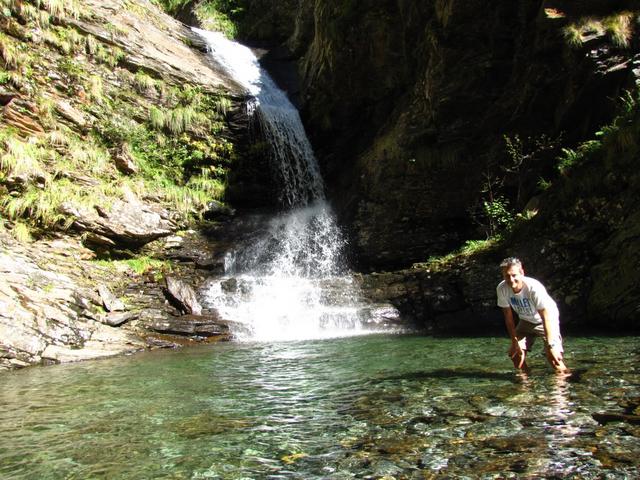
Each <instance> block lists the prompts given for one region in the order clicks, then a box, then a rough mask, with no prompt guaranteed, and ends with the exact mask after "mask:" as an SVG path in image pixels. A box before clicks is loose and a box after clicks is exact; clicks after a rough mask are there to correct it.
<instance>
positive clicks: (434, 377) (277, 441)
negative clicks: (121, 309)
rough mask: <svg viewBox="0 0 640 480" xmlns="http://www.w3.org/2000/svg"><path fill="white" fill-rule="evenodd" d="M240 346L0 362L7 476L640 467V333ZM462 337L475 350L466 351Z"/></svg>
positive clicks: (624, 471) (357, 474)
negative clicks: (512, 340) (560, 340)
mask: <svg viewBox="0 0 640 480" xmlns="http://www.w3.org/2000/svg"><path fill="white" fill-rule="evenodd" d="M506 342H507V340H505V339H492V338H482V339H432V338H422V337H409V336H371V337H355V338H348V339H338V340H333V341H316V342H290V343H279V344H241V345H237V344H236V345H234V344H226V345H215V346H209V347H203V348H195V349H192V350H185V351H179V352H154V353H151V354H143V355H140V356H136V357H132V358H117V359H112V360H106V361H99V362H87V363H82V364H76V365H61V366H55V367H47V368H34V369H28V370H23V371H19V372H12V373H8V374H3V375H1V376H0V382H2V390H1V392H0V425H2V427H1V428H2V435H0V477H1V478H3V479H34V478H37V479H72V478H78V479H84V478H110V479H112V478H123V479H125V478H126V479H132V478H140V479H145V478H172V479H173V478H176V479H180V478H194V479H195V478H217V479H243V478H244V479H247V478H274V479H276V478H291V479H320V478H322V479H325V478H326V479H351V478H378V479H381V478H386V479H392V478H395V479H424V478H575V479H582V478H588V479H589V478H591V479H596V478H597V479H600V478H607V479H609V478H612V479H617V478H621V479H622V478H637V477H638V474H639V473H640V472H639V466H640V442H639V441H638V437H639V436H640V426H638V425H636V424H633V423H631V422H625V421H613V422H609V423H604V424H602V425H601V424H599V423H598V422H596V421H595V420H594V419H593V417H592V414H594V413H602V412H610V413H613V414H621V415H622V414H624V415H627V417H628V418H634V417H633V416H634V415H635V416H637V415H638V414H639V413H640V406H639V405H640V378H639V374H638V359H639V358H638V351H637V342H638V339H637V338H615V339H612V338H589V339H586V338H585V339H569V340H568V341H567V357H568V359H569V360H570V362H571V365H573V366H575V367H576V371H575V373H574V374H573V375H571V376H559V375H555V374H554V373H552V372H551V371H550V369H549V367H548V366H547V364H546V361H545V360H544V358H543V357H542V356H540V357H539V358H538V357H535V358H532V360H531V366H532V372H531V373H530V374H529V375H525V374H521V373H516V372H514V371H513V370H512V369H511V363H510V362H509V360H508V358H507V357H506V356H505V354H504V351H505V343H506ZM460 351H464V352H465V354H464V356H457V355H456V352H460Z"/></svg>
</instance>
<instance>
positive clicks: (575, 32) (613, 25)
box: [563, 12, 636, 48]
mask: <svg viewBox="0 0 640 480" xmlns="http://www.w3.org/2000/svg"><path fill="white" fill-rule="evenodd" d="M635 17H636V15H635V14H634V13H631V12H621V13H617V14H615V15H610V16H607V17H601V18H595V17H585V18H580V19H578V20H577V21H575V22H572V23H570V24H568V25H567V26H566V27H564V31H563V33H564V37H565V39H566V40H567V43H569V45H571V46H572V47H580V46H582V44H583V43H584V42H585V41H587V40H589V39H592V38H596V37H603V36H605V35H606V37H607V38H608V39H609V41H610V42H611V43H612V44H613V45H614V46H616V47H618V48H627V47H628V46H629V44H630V42H631V37H632V35H633V28H634V23H635V21H634V20H635Z"/></svg>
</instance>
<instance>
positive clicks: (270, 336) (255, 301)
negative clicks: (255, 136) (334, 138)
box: [195, 29, 371, 340]
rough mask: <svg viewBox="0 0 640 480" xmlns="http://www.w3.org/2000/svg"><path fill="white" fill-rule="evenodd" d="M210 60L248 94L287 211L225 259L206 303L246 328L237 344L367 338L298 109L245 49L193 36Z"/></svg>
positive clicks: (216, 36) (210, 36)
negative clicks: (222, 272)
mask: <svg viewBox="0 0 640 480" xmlns="http://www.w3.org/2000/svg"><path fill="white" fill-rule="evenodd" d="M195 30H196V32H198V33H199V34H200V35H202V36H203V37H204V38H205V39H206V40H207V42H208V44H209V48H210V52H211V55H212V56H213V60H214V61H216V62H217V63H219V64H220V65H221V66H223V67H224V68H225V69H226V70H227V71H228V72H229V74H230V75H231V76H232V77H233V78H234V79H235V80H236V81H237V82H238V83H239V84H240V85H242V86H244V87H245V88H246V90H247V93H248V94H249V95H251V97H252V99H251V100H250V101H249V102H248V106H247V110H248V113H249V115H251V116H253V118H254V119H255V120H256V121H257V122H258V123H259V125H260V131H261V132H262V134H263V135H264V137H265V138H266V140H267V141H268V142H269V144H270V146H271V163H272V168H273V170H274V172H273V173H274V176H275V178H276V179H277V180H278V183H279V186H280V192H279V199H280V203H281V204H282V206H283V207H285V208H288V209H289V210H288V211H286V212H284V213H280V214H278V215H277V216H275V217H273V218H272V219H271V220H270V222H269V224H268V226H267V228H266V232H265V234H264V235H262V236H261V238H259V239H258V240H257V241H255V242H254V243H252V244H251V245H248V246H247V247H245V248H242V249H239V250H237V251H234V252H230V253H229V254H228V255H227V258H226V261H225V277H224V278H223V279H216V280H212V282H211V283H210V285H209V286H208V289H207V292H206V295H205V302H206V303H207V304H208V305H209V306H212V307H214V308H215V309H217V310H218V312H220V314H221V315H222V316H223V317H224V318H227V319H230V320H234V321H236V322H240V323H242V324H244V325H245V326H246V331H245V332H236V336H237V337H239V338H240V339H243V338H245V339H252V340H255V339H258V340H298V339H310V338H327V337H337V336H347V335H355V334H359V333H365V332H366V333H368V332H370V331H371V330H370V329H364V328H363V320H365V321H366V318H365V317H366V314H365V313H363V312H365V311H366V305H364V304H363V302H362V301H361V299H360V298H359V297H360V296H359V293H358V289H357V288H356V286H355V285H354V282H353V280H352V278H351V277H349V276H348V274H347V269H346V267H345V265H344V263H343V261H342V258H343V252H344V247H345V239H344V236H343V235H342V232H341V231H340V229H339V227H338V225H337V222H336V218H335V214H334V213H333V211H332V209H331V208H330V206H329V204H328V203H327V201H326V199H325V196H324V185H323V182H322V177H321V175H320V170H319V167H318V163H317V161H316V158H315V155H314V153H313V149H312V148H311V144H310V143H309V140H308V138H307V136H306V133H305V131H304V127H303V125H302V122H301V120H300V116H299V113H298V111H297V109H296V108H295V107H294V106H293V105H292V104H291V102H290V101H289V99H288V98H287V95H286V94H285V93H284V92H283V91H282V90H280V89H279V88H278V87H277V86H276V85H275V83H274V81H273V80H272V79H271V78H270V77H269V75H268V74H267V73H266V72H265V71H264V70H262V68H261V67H260V65H259V63H258V60H257V58H256V57H255V55H254V54H253V52H251V50H250V49H248V48H247V47H245V46H242V45H240V44H238V43H235V42H232V41H230V40H228V39H226V38H225V37H224V36H223V35H222V34H220V33H216V32H206V31H203V30H197V29H195Z"/></svg>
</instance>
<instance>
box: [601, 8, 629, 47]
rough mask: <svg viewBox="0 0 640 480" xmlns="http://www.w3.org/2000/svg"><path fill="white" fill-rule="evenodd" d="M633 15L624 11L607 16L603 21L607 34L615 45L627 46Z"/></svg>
mask: <svg viewBox="0 0 640 480" xmlns="http://www.w3.org/2000/svg"><path fill="white" fill-rule="evenodd" d="M633 17H634V15H633V14H632V13H630V12H625V13H620V14H618V15H613V16H611V17H607V18H605V20H604V21H603V26H604V29H605V31H606V33H607V35H608V36H609V38H610V39H611V41H612V43H613V44H614V45H616V46H617V47H621V48H627V47H628V46H629V43H630V42H631V36H632V34H633V27H632V25H633Z"/></svg>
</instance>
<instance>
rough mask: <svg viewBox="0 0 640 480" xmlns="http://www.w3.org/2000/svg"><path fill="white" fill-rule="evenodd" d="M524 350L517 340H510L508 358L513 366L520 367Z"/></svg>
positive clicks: (523, 357)
mask: <svg viewBox="0 0 640 480" xmlns="http://www.w3.org/2000/svg"><path fill="white" fill-rule="evenodd" d="M525 357H526V355H525V352H524V350H522V347H520V344H519V343H518V342H511V347H510V348H509V358H511V361H512V362H513V365H514V367H516V368H522V366H523V365H524V361H525Z"/></svg>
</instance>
